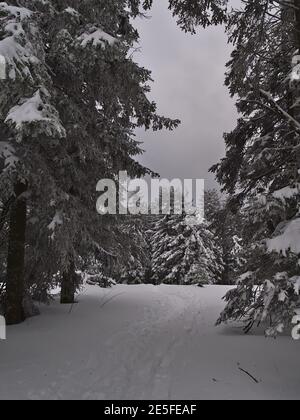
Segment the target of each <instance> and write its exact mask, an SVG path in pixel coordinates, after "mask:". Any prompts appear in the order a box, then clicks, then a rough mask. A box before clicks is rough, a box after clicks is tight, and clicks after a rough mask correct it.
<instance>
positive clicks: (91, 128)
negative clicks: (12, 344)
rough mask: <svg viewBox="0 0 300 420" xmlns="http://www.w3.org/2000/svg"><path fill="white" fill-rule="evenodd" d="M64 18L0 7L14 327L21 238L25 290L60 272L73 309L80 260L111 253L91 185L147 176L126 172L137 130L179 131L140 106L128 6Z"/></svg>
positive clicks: (25, 5)
mask: <svg viewBox="0 0 300 420" xmlns="http://www.w3.org/2000/svg"><path fill="white" fill-rule="evenodd" d="M66 6H67V5H66V4H65V3H64V2H61V1H55V0H51V1H50V0H49V1H41V0H35V1H26V0H24V1H18V2H14V1H10V2H9V3H1V4H0V7H1V22H0V23H1V29H2V40H1V41H0V54H2V55H3V56H4V57H5V59H6V76H7V77H6V80H1V82H0V83H1V98H0V99H1V100H0V107H1V116H2V118H1V121H0V125H1V132H2V140H1V148H0V154H1V157H2V161H3V164H1V165H2V166H1V168H2V169H1V183H2V184H3V185H4V184H8V186H9V189H10V191H11V196H12V197H14V200H13V202H12V204H11V206H10V220H11V222H10V229H9V238H8V259H7V281H6V316H7V319H8V323H16V322H20V321H21V320H22V319H23V314H22V303H21V302H22V296H23V295H24V287H25V285H24V263H25V259H24V256H25V252H24V251H25V241H26V237H27V240H28V241H29V244H30V247H29V252H28V256H29V260H28V261H30V264H29V266H31V267H32V268H33V272H31V273H30V278H31V279H30V281H29V282H30V283H32V281H33V282H34V281H38V279H40V278H41V274H44V273H46V274H47V275H46V277H48V273H47V271H49V275H51V271H52V272H53V273H55V272H58V271H59V272H60V276H61V281H62V302H63V303H68V302H72V301H73V300H74V292H75V287H76V281H75V278H76V277H75V268H76V266H78V264H79V263H80V260H81V259H82V258H84V256H85V255H87V254H89V253H90V252H94V251H95V250H97V249H98V248H101V247H108V246H109V244H113V242H114V235H113V234H112V230H113V229H111V228H110V226H113V220H111V225H110V221H109V219H108V218H105V220H100V218H99V216H97V214H96V212H95V202H96V199H97V197H96V191H95V186H96V183H97V181H98V180H99V179H100V178H102V177H106V178H107V177H113V176H115V175H116V173H118V171H119V170H121V169H122V170H125V169H126V170H127V171H128V173H129V174H130V175H131V176H140V175H143V174H145V173H146V172H147V170H146V169H145V168H143V167H142V166H140V165H139V164H138V163H136V162H135V160H134V157H135V156H136V155H137V154H139V153H141V149H140V146H139V143H138V141H136V140H135V139H134V136H133V132H134V129H135V128H136V127H142V126H144V127H145V128H146V129H149V128H153V129H154V130H158V129H162V128H163V127H166V128H168V129H172V128H174V127H176V126H177V125H178V121H172V120H170V119H168V118H164V117H160V116H158V115H157V114H156V105H155V103H153V102H150V101H149V100H148V99H147V96H146V95H147V93H148V92H149V87H148V85H147V82H148V81H149V80H150V72H149V71H147V70H145V69H144V68H140V67H139V66H138V65H137V64H136V63H135V62H134V61H133V59H132V55H131V54H130V51H131V49H132V47H133V46H134V43H135V42H136V41H137V40H138V34H137V32H136V31H135V29H134V28H133V27H132V26H131V24H130V23H129V21H130V18H131V17H133V16H134V15H135V14H136V11H133V9H132V8H131V2H130V1H128V2H127V1H123V2H119V1H111V2H109V4H108V3H107V2H106V1H97V2H95V1H93V0H85V1H74V2H73V3H72V8H71V7H66ZM128 6H129V7H128ZM124 22H127V24H126V25H124ZM27 222H28V223H27ZM26 226H27V236H25V230H26ZM36 233H37V234H36ZM31 263H32V264H31ZM47 267H48V268H47ZM33 279H35V280H33Z"/></svg>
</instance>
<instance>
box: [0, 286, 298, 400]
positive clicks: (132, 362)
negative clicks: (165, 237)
mask: <svg viewBox="0 0 300 420" xmlns="http://www.w3.org/2000/svg"><path fill="white" fill-rule="evenodd" d="M225 292H226V288H225V287H220V286H210V287H207V288H205V289H201V288H197V287H176V286H159V287H155V286H116V287H114V288H112V289H110V290H103V289H100V288H98V287H93V286H86V287H85V290H84V291H83V292H82V293H81V294H80V295H79V297H78V300H79V303H78V304H77V305H74V306H73V307H70V306H60V305H59V304H58V303H54V304H53V305H51V306H49V307H46V308H43V310H42V315H41V316H40V317H36V318H32V319H30V320H28V321H27V322H26V323H24V324H23V325H20V326H16V327H10V328H9V329H8V339H7V341H0V398H1V399H12V398H13V399H16V398H18V399H240V398H242V399H260V398H261V399H292V398H294V399H299V396H300V370H299V364H300V343H299V342H294V341H292V339H291V338H290V337H288V336H283V337H280V338H278V339H277V340H272V339H266V338H265V337H264V335H263V333H262V332H260V331H259V332H257V331H256V332H255V331H254V332H253V333H252V335H249V336H245V335H244V334H243V333H242V331H241V330H240V329H239V328H237V327H236V326H235V327H233V326H231V327H229V326H228V327H226V326H222V327H218V328H216V327H215V326H214V323H215V320H216V318H217V316H218V314H219V312H220V311H221V309H222V307H223V305H224V303H223V302H222V300H221V297H222V296H223V295H224V294H225ZM246 372H248V373H249V374H250V375H252V376H253V378H255V379H256V380H257V381H258V383H256V382H255V380H254V379H253V378H251V377H250V376H249V375H248V374H247V373H246Z"/></svg>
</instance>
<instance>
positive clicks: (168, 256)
mask: <svg viewBox="0 0 300 420" xmlns="http://www.w3.org/2000/svg"><path fill="white" fill-rule="evenodd" d="M151 249H152V267H151V268H152V280H153V282H154V283H156V284H159V283H162V282H163V283H169V284H180V285H184V284H212V283H216V282H217V281H218V277H219V276H220V273H221V271H222V267H221V265H220V259H221V258H220V249H219V247H218V245H217V243H216V242H215V240H214V235H213V233H212V232H211V231H210V230H209V228H208V224H207V222H205V221H203V222H202V223H199V224H197V225H194V224H190V223H189V221H188V216H187V215H186V214H183V215H176V214H171V215H166V216H164V217H162V218H160V220H158V221H157V222H156V223H155V225H154V227H153V230H152V235H151Z"/></svg>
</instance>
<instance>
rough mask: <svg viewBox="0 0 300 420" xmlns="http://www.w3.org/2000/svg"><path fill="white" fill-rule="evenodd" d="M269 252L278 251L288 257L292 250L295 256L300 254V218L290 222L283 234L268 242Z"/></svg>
mask: <svg viewBox="0 0 300 420" xmlns="http://www.w3.org/2000/svg"><path fill="white" fill-rule="evenodd" d="M267 247H268V251H269V252H272V251H276V252H278V253H281V252H282V253H283V254H284V255H286V253H287V251H288V250H290V251H292V252H294V253H295V254H299V253H300V218H297V219H294V220H292V221H290V222H288V223H287V224H286V225H285V226H284V228H283V229H282V233H281V234H280V235H278V236H276V237H275V238H272V239H269V240H268V241H267Z"/></svg>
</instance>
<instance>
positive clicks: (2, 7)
mask: <svg viewBox="0 0 300 420" xmlns="http://www.w3.org/2000/svg"><path fill="white" fill-rule="evenodd" d="M0 11H1V12H6V13H8V14H9V15H12V16H14V17H15V18H19V19H20V21H22V20H24V19H28V18H30V17H31V15H32V11H31V10H29V9H26V8H25V7H17V6H11V5H10V6H9V5H8V4H7V3H6V2H0Z"/></svg>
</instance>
